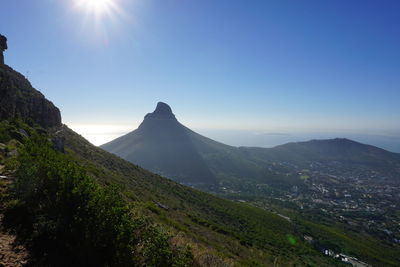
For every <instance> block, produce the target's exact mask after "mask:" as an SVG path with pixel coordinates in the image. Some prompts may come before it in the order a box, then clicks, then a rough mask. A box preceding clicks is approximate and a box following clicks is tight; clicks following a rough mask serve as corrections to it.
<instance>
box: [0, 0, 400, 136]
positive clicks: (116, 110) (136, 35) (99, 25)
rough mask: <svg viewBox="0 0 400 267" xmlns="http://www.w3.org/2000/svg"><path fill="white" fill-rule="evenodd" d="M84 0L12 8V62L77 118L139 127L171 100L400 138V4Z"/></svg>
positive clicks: (1, 20) (261, 121) (1, 22)
mask: <svg viewBox="0 0 400 267" xmlns="http://www.w3.org/2000/svg"><path fill="white" fill-rule="evenodd" d="M76 1H77V0H63V1H61V0H35V1H32V0H18V1H15V0H3V1H2V2H1V15H0V33H2V34H4V35H6V36H7V37H8V40H9V41H8V44H9V49H8V50H7V51H6V53H5V57H6V63H7V64H8V65H10V66H12V67H13V68H14V69H16V70H18V71H20V72H21V73H23V74H24V75H27V76H28V77H29V79H30V81H31V82H32V84H33V85H34V87H36V88H37V89H39V90H40V91H41V92H42V93H44V94H45V95H46V96H47V97H48V98H49V99H51V100H52V101H53V102H54V103H55V104H56V105H57V106H58V107H60V109H61V111H62V115H63V121H64V122H65V123H67V124H69V125H81V126H82V125H91V124H97V125H104V124H109V125H129V126H130V127H131V128H132V129H133V128H135V127H136V126H137V124H138V123H140V121H141V119H142V118H143V116H144V115H145V114H146V113H147V112H151V111H152V110H153V109H154V107H155V105H156V102H157V101H164V102H167V103H168V104H170V105H171V107H172V108H173V110H174V113H175V114H176V115H177V117H178V118H179V119H180V121H181V122H183V123H184V124H186V125H188V126H190V127H194V128H223V129H237V130H238V129H239V130H246V129H247V130H265V131H272V132H276V131H296V130H299V131H300V130H309V131H313V130H315V131H316V130H326V131H328V130H329V131H345V130H352V131H360V132H363V133H366V134H368V131H370V132H375V133H377V132H379V133H380V134H381V133H382V134H386V133H389V132H390V134H394V133H396V134H399V135H400V123H399V122H400V15H399V14H400V1H397V0H379V1H376V0H374V1H367V0H348V1H333V0H332V1H321V0H315V1H307V0H302V1H296V0H291V1H285V0H275V1H267V0H260V1H256V0H252V1H245V0H241V1H240V0H196V1H194V0H158V1H155V0H114V3H113V6H115V7H116V8H111V9H110V10H109V11H110V12H109V13H102V14H97V17H96V15H95V14H94V13H92V12H89V11H88V9H87V8H85V7H77V5H76ZM80 1H83V0H80ZM81 129H84V127H83V128H82V127H81Z"/></svg>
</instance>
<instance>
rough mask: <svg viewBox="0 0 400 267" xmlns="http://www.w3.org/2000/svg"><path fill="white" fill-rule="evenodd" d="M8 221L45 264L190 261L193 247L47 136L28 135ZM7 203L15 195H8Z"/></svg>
mask: <svg viewBox="0 0 400 267" xmlns="http://www.w3.org/2000/svg"><path fill="white" fill-rule="evenodd" d="M16 160H17V161H16V162H15V164H16V165H17V171H16V172H15V174H14V175H15V177H16V182H15V184H14V188H13V190H12V194H11V196H10V197H11V199H12V200H13V201H10V203H9V205H8V209H7V210H6V213H5V222H6V225H7V226H8V228H10V229H13V230H15V231H16V233H17V236H18V238H19V239H20V240H21V241H23V242H25V243H27V245H28V248H29V250H30V254H31V256H32V259H31V264H35V265H40V266H144V265H146V266H148V265H152V266H188V265H191V263H192V256H191V253H190V251H189V250H185V249H180V248H178V247H175V246H171V245H170V243H169V239H170V238H169V236H168V235H167V234H165V233H164V232H163V231H162V230H161V229H160V228H159V227H157V226H155V225H154V224H153V223H152V222H151V220H149V218H146V217H139V216H137V214H135V209H134V207H133V206H132V205H131V204H130V203H128V202H127V201H126V200H125V199H124V198H123V196H122V195H121V193H120V191H119V189H118V188H117V187H115V186H112V185H110V186H106V187H102V186H99V185H98V184H97V183H96V182H95V180H94V179H93V178H91V177H90V176H89V175H88V174H87V172H86V171H85V170H84V168H82V167H79V166H77V165H76V164H75V163H74V162H73V161H71V160H70V159H69V158H68V157H67V156H65V155H63V154H62V153H59V152H57V151H55V150H53V149H52V148H51V147H50V144H49V143H48V141H47V140H46V139H43V138H41V137H38V136H36V137H34V138H33V139H26V140H25V144H24V146H23V147H22V148H21V149H20V155H19V156H18V158H17V159H16ZM9 200H10V198H9Z"/></svg>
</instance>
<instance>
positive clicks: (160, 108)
mask: <svg viewBox="0 0 400 267" xmlns="http://www.w3.org/2000/svg"><path fill="white" fill-rule="evenodd" d="M153 114H164V115H173V113H172V109H171V107H170V106H168V104H166V103H164V102H158V103H157V107H156V109H155V110H154V112H153Z"/></svg>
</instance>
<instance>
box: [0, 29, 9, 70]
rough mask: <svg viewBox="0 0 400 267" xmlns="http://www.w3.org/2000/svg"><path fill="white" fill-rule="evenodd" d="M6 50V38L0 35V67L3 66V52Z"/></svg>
mask: <svg viewBox="0 0 400 267" xmlns="http://www.w3.org/2000/svg"><path fill="white" fill-rule="evenodd" d="M6 49H7V38H6V37H5V36H4V35H1V34H0V65H3V64H4V55H3V52H4V50H6Z"/></svg>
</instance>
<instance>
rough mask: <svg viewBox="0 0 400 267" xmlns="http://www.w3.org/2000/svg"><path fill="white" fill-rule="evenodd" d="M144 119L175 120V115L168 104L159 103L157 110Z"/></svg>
mask: <svg viewBox="0 0 400 267" xmlns="http://www.w3.org/2000/svg"><path fill="white" fill-rule="evenodd" d="M144 118H145V119H146V118H175V115H174V114H173V113H172V109H171V107H170V106H169V105H168V104H166V103H164V102H158V103H157V107H156V109H155V110H154V111H153V112H152V113H148V114H147V115H146V116H145V117H144Z"/></svg>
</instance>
